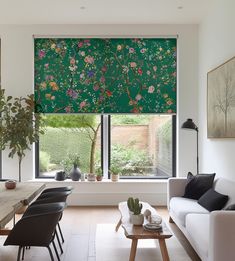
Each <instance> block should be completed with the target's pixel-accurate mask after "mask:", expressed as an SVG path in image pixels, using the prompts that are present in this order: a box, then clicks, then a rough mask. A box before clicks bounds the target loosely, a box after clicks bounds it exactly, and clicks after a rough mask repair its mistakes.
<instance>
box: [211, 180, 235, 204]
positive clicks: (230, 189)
mask: <svg viewBox="0 0 235 261" xmlns="http://www.w3.org/2000/svg"><path fill="white" fill-rule="evenodd" d="M234 188H235V181H231V180H227V179H224V178H219V179H217V180H216V181H215V182H214V189H215V190H216V191H218V192H219V193H221V194H224V195H228V196H229V200H228V202H227V204H226V205H225V208H226V207H227V206H228V205H230V204H234V202H235V189H234Z"/></svg>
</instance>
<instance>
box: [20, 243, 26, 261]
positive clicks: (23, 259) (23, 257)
mask: <svg viewBox="0 0 235 261" xmlns="http://www.w3.org/2000/svg"><path fill="white" fill-rule="evenodd" d="M24 252H25V246H23V252H22V259H21V260H24Z"/></svg>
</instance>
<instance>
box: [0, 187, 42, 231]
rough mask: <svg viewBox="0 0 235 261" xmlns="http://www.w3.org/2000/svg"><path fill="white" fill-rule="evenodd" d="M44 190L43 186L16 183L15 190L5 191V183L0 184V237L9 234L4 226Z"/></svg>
mask: <svg viewBox="0 0 235 261" xmlns="http://www.w3.org/2000/svg"><path fill="white" fill-rule="evenodd" d="M44 188H45V184H35V183H30V182H18V183H17V184H16V188H14V189H7V188H6V187H5V182H0V235H6V234H8V233H9V229H7V228H6V225H7V224H8V223H9V222H10V221H11V220H12V219H14V217H15V214H16V213H17V212H18V211H19V210H20V209H21V208H22V207H24V206H27V205H29V204H30V202H32V201H33V200H34V199H35V198H36V197H37V196H38V195H39V194H40V192H41V191H42V190H43V189H44Z"/></svg>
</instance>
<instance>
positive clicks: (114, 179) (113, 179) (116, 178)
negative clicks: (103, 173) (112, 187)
mask: <svg viewBox="0 0 235 261" xmlns="http://www.w3.org/2000/svg"><path fill="white" fill-rule="evenodd" d="M111 180H112V181H114V182H116V181H118V180H119V174H111Z"/></svg>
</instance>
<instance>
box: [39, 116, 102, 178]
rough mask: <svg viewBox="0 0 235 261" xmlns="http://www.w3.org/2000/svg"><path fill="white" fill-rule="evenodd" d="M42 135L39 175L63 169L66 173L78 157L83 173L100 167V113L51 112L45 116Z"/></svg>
mask: <svg viewBox="0 0 235 261" xmlns="http://www.w3.org/2000/svg"><path fill="white" fill-rule="evenodd" d="M45 117H46V119H45V121H46V128H45V134H43V135H41V136H40V142H39V162H40V164H39V165H40V176H42V177H54V176H55V173H56V172H57V171H60V170H65V171H66V173H67V174H69V173H70V170H71V169H72V167H73V163H74V162H75V161H76V159H78V161H79V168H80V169H81V171H82V172H84V173H89V172H93V173H94V172H95V168H96V166H100V162H101V160H100V158H101V153H100V150H101V141H100V140H101V136H100V123H101V118H100V116H96V115H71V114H70V115H68V114H50V115H47V116H45Z"/></svg>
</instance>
